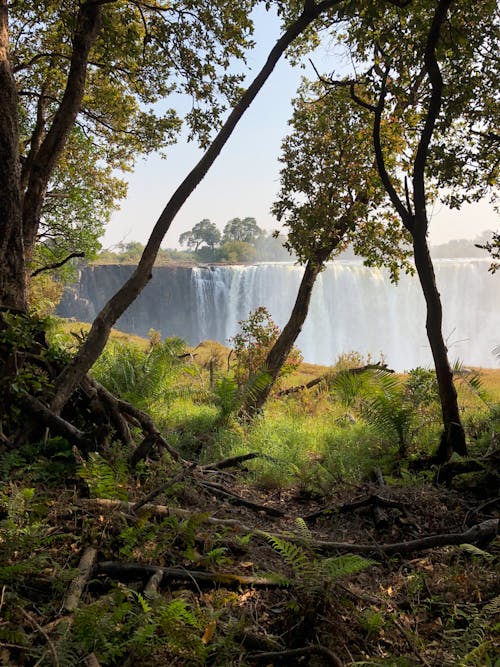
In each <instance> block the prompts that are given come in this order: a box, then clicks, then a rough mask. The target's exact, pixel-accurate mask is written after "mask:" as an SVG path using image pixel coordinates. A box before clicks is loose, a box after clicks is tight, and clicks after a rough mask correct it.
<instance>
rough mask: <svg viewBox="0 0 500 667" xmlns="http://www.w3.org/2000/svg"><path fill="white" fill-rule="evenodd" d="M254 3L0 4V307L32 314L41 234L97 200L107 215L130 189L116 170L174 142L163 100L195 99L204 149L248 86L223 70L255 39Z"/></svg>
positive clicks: (195, 123)
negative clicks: (29, 306)
mask: <svg viewBox="0 0 500 667" xmlns="http://www.w3.org/2000/svg"><path fill="white" fill-rule="evenodd" d="M251 6H252V0H247V2H245V3H243V4H240V5H238V8H237V9H235V10H234V11H232V12H228V11H227V7H226V5H225V3H223V2H215V3H213V2H212V3H197V4H196V7H195V8H194V9H193V7H192V5H191V3H190V2H187V3H186V4H183V3H182V2H179V3H177V4H175V5H171V4H169V3H164V2H159V1H156V0H155V1H154V2H151V3H148V2H142V1H141V0H130V1H124V2H122V1H120V2H119V1H118V0H104V1H102V0H87V1H85V2H81V3H70V4H67V3H53V2H51V0H42V2H33V1H32V0H23V1H21V2H11V3H8V2H7V0H0V88H1V90H2V96H1V98H0V116H1V118H2V120H1V121H0V146H1V149H0V150H1V155H0V165H1V166H0V182H1V183H2V188H1V191H0V224H1V225H2V226H1V228H0V231H1V237H2V244H1V246H0V304H1V305H2V306H4V307H11V308H14V309H17V310H21V311H24V310H25V309H26V293H27V282H28V281H27V276H26V274H27V272H28V271H29V269H27V266H28V265H29V264H30V263H31V262H32V260H33V257H34V252H35V244H36V241H37V239H38V238H39V237H40V235H41V236H44V237H46V238H52V239H53V238H54V236H57V238H61V233H60V232H61V223H64V224H63V225H62V226H63V228H64V230H67V228H68V226H67V218H68V215H67V214H68V211H72V212H74V213H75V214H76V215H77V216H78V218H79V224H80V225H84V223H85V221H88V220H89V215H88V209H89V201H91V202H92V206H94V205H95V207H96V220H97V221H98V223H99V224H100V223H102V222H103V221H105V219H106V215H107V212H108V211H109V208H110V206H112V205H114V202H115V200H116V198H117V196H120V195H121V194H123V186H122V185H121V184H120V182H119V181H117V180H116V177H115V176H114V175H113V174H114V171H115V170H117V169H118V170H124V169H130V168H131V166H132V165H133V162H134V160H135V159H136V157H137V155H138V154H139V153H147V152H149V151H151V150H156V149H157V148H158V147H159V146H161V147H165V146H166V145H167V144H168V143H169V142H171V141H173V140H174V138H175V136H176V133H177V131H178V129H179V128H180V124H181V122H180V119H179V118H178V117H177V115H176V113H175V112H174V111H173V110H172V109H168V108H167V110H166V111H163V112H161V113H160V112H158V111H157V110H156V109H158V108H159V107H158V106H154V107H153V105H154V104H155V103H156V102H158V101H159V100H161V99H165V98H167V97H168V95H169V94H171V93H172V92H174V91H178V92H183V93H186V94H188V95H190V96H191V97H192V99H193V108H192V110H191V111H190V112H189V113H188V115H187V122H188V125H189V127H190V130H191V136H193V137H198V138H199V140H200V142H201V143H202V144H203V145H206V143H207V141H208V136H209V132H210V131H211V129H212V128H213V126H214V125H215V126H217V125H218V123H219V122H220V117H221V114H222V113H223V111H224V110H225V102H224V100H225V101H226V103H227V102H229V103H232V102H233V100H234V95H235V94H236V93H237V92H238V91H239V87H238V84H239V81H240V77H238V76H236V75H230V74H227V73H225V74H222V75H220V76H219V71H220V69H221V68H222V69H223V70H226V69H227V67H228V65H229V62H230V61H231V62H234V58H241V57H242V56H243V54H244V49H245V48H246V46H248V44H249V41H248V32H249V30H250V27H251V23H250V19H249V18H248V14H249V10H250V8H251ZM163 106H164V105H162V107H163ZM93 179H95V180H94V184H92V180H93ZM83 186H84V187H83ZM103 186H104V187H103ZM120 188H121V190H120ZM89 193H90V194H89ZM101 204H102V205H103V207H104V212H105V215H104V216H102V215H100V213H99V207H100V206H101ZM57 211H59V213H58V212H57ZM99 224H98V227H99ZM70 226H71V225H70ZM96 231H97V232H98V231H100V227H99V228H98V229H97V230H96ZM51 247H52V248H54V243H53V241H52V242H51Z"/></svg>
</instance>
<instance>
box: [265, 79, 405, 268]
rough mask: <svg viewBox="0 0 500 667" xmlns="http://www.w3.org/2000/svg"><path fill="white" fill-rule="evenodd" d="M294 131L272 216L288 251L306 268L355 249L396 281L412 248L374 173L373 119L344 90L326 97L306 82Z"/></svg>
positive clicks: (297, 103) (286, 144)
mask: <svg viewBox="0 0 500 667" xmlns="http://www.w3.org/2000/svg"><path fill="white" fill-rule="evenodd" d="M291 125H292V127H293V133H292V134H290V135H289V136H288V137H286V138H285V140H284V141H283V144H282V156H281V158H280V161H281V162H282V163H283V165H284V166H283V169H282V170H281V172H280V174H281V189H280V192H279V195H278V199H277V200H276V202H275V203H274V205H273V209H272V210H273V213H274V214H275V215H276V217H277V218H278V219H279V220H282V221H283V222H284V224H285V226H286V227H287V228H288V241H287V244H286V245H287V247H288V249H290V250H293V251H295V252H296V253H297V255H298V257H299V259H300V260H301V261H302V262H306V261H307V260H308V259H315V258H316V257H318V256H319V255H321V254H322V253H325V252H326V253H327V258H328V259H329V258H331V257H332V256H334V255H336V254H338V253H339V252H340V251H341V250H343V249H344V248H345V247H346V246H347V244H349V243H353V244H354V248H355V251H356V252H357V253H358V254H360V255H362V256H363V257H364V258H365V261H366V262H367V263H369V264H371V265H376V266H380V265H382V264H385V265H387V266H388V268H389V269H390V271H391V275H392V276H393V278H394V279H396V278H397V275H398V270H399V268H400V267H401V266H402V265H403V266H405V267H406V266H407V264H406V258H407V256H408V252H409V248H408V247H407V246H405V242H406V237H405V235H404V234H403V233H402V232H401V230H400V227H399V225H398V224H397V223H396V222H395V220H394V217H393V216H392V215H391V214H390V212H389V210H388V208H387V202H386V199H385V192H384V190H383V188H382V184H381V182H380V179H379V176H378V172H377V170H376V167H375V162H374V157H373V149H372V135H371V115H370V113H369V112H368V111H367V110H366V109H364V108H362V107H358V106H356V105H354V104H353V103H352V100H351V98H350V95H349V91H348V89H346V88H338V89H334V90H333V89H332V90H330V91H327V93H326V94H325V90H324V88H323V86H322V85H320V84H311V83H307V82H306V83H304V85H303V86H302V88H301V90H300V97H298V98H297V99H296V100H295V101H294V114H293V117H292V120H291Z"/></svg>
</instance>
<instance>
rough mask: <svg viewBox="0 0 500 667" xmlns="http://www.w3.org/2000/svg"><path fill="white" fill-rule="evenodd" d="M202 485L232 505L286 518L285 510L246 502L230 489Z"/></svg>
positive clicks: (209, 483)
mask: <svg viewBox="0 0 500 667" xmlns="http://www.w3.org/2000/svg"><path fill="white" fill-rule="evenodd" d="M201 485H202V486H203V488H204V489H207V490H208V491H210V492H211V493H214V494H216V495H219V496H222V497H223V498H226V499H227V500H228V501H229V502H230V503H233V504H234V505H242V506H243V507H248V508H249V509H251V510H254V511H255V512H264V513H265V514H268V515H269V516H277V517H284V516H286V513H285V512H283V510H279V509H276V508H274V507H268V506H267V505H260V504H259V503H254V502H253V501H251V500H246V499H245V498H242V497H241V496H238V495H237V494H236V493H233V492H232V491H230V490H229V489H226V488H225V487H223V486H222V485H220V484H214V483H212V482H202V483H201Z"/></svg>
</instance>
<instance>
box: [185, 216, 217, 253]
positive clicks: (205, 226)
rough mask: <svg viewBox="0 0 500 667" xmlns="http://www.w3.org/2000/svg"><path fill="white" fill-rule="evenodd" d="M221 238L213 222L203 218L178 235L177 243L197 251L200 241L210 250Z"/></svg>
mask: <svg viewBox="0 0 500 667" xmlns="http://www.w3.org/2000/svg"><path fill="white" fill-rule="evenodd" d="M220 240H221V233H220V231H219V230H218V229H217V227H216V225H215V224H214V223H213V222H210V220H208V219H207V218H204V219H203V220H201V221H200V222H197V223H196V225H195V226H194V227H193V228H192V229H190V230H189V231H187V232H184V233H183V234H181V235H180V236H179V243H180V244H181V245H184V244H186V245H187V247H188V248H190V249H193V250H194V251H195V252H197V250H198V248H199V247H200V245H201V244H202V243H204V244H205V245H207V246H208V247H209V248H211V249H212V250H213V249H214V247H215V246H216V245H217V244H218V243H219V241H220Z"/></svg>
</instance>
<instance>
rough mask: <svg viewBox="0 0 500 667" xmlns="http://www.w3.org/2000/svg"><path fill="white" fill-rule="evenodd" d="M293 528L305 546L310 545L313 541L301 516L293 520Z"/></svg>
mask: <svg viewBox="0 0 500 667" xmlns="http://www.w3.org/2000/svg"><path fill="white" fill-rule="evenodd" d="M295 526H296V528H297V532H298V534H299V536H300V537H301V538H302V539H303V540H304V542H305V543H306V544H310V543H311V541H312V539H313V534H312V533H311V531H310V530H309V526H308V525H307V523H306V522H305V521H304V519H303V518H302V517H301V516H298V517H297V518H296V519H295Z"/></svg>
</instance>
